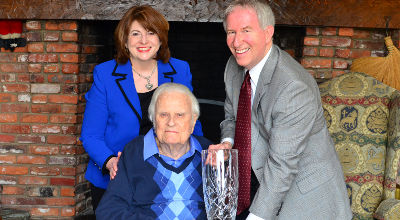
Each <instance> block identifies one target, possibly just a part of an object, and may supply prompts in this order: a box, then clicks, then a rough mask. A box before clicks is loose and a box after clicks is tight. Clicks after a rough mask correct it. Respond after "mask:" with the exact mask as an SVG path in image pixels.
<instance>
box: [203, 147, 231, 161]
mask: <svg viewBox="0 0 400 220" xmlns="http://www.w3.org/2000/svg"><path fill="white" fill-rule="evenodd" d="M224 149H232V144H231V143H230V142H228V141H225V142H222V143H220V144H212V145H210V146H209V147H208V150H209V151H210V150H216V151H217V150H224ZM227 158H228V155H225V159H227ZM211 160H212V161H211ZM215 160H216V158H215V156H214V157H212V158H210V155H208V156H207V160H206V164H211V165H212V166H216V164H217V162H216V161H215Z"/></svg>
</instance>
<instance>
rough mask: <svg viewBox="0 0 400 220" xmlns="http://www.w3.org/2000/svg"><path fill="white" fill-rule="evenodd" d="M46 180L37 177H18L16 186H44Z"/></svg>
mask: <svg viewBox="0 0 400 220" xmlns="http://www.w3.org/2000/svg"><path fill="white" fill-rule="evenodd" d="M47 180H48V178H46V177H37V176H20V177H19V178H18V184H24V185H46V184H47V182H48V181H47Z"/></svg>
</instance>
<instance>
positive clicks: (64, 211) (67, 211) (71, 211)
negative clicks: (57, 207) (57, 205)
mask: <svg viewBox="0 0 400 220" xmlns="http://www.w3.org/2000/svg"><path fill="white" fill-rule="evenodd" d="M61 216H65V217H72V216H75V208H74V207H63V208H61Z"/></svg>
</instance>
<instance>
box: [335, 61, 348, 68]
mask: <svg viewBox="0 0 400 220" xmlns="http://www.w3.org/2000/svg"><path fill="white" fill-rule="evenodd" d="M347 66H348V63H347V61H346V60H335V61H333V68H335V69H347Z"/></svg>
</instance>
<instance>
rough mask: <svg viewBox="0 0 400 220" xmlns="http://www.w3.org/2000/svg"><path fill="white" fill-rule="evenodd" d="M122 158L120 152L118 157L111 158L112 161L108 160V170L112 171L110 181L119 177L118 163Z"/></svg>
mask: <svg viewBox="0 0 400 220" xmlns="http://www.w3.org/2000/svg"><path fill="white" fill-rule="evenodd" d="M120 157H121V152H118V157H113V158H111V159H110V160H108V162H107V164H106V168H107V169H108V170H109V171H110V180H112V179H114V178H115V176H116V175H117V170H118V161H119V158H120Z"/></svg>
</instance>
